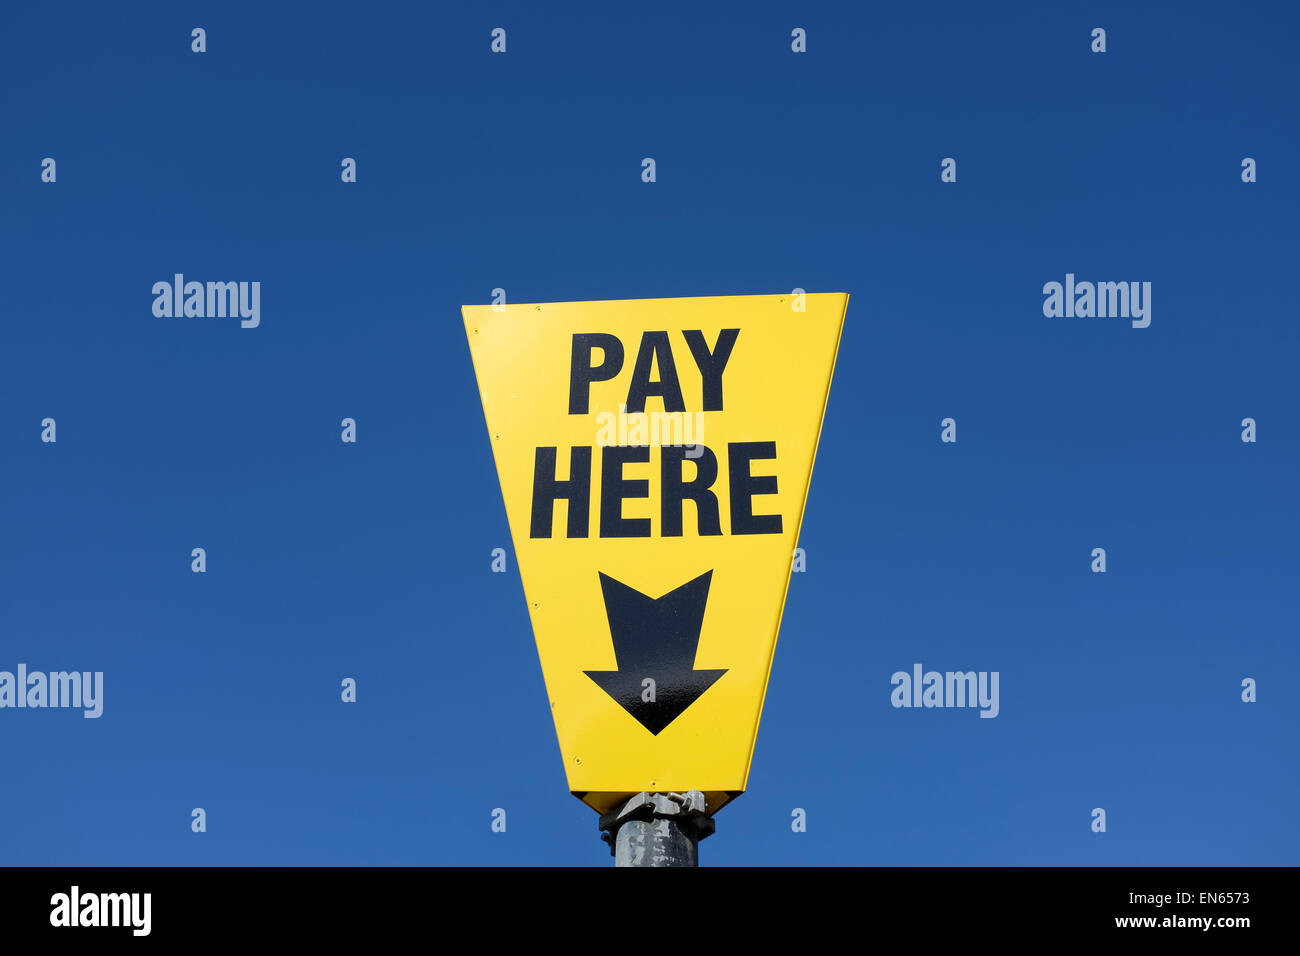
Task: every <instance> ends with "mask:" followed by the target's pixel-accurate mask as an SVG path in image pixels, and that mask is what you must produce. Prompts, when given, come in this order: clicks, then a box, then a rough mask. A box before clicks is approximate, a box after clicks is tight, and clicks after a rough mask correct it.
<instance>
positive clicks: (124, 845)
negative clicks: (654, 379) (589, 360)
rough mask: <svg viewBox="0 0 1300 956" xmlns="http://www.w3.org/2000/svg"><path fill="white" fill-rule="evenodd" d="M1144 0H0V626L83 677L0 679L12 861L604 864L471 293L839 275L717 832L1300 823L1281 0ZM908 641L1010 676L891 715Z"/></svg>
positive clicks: (743, 289)
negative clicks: (784, 0)
mask: <svg viewBox="0 0 1300 956" xmlns="http://www.w3.org/2000/svg"><path fill="white" fill-rule="evenodd" d="M1129 6H1130V5H1124V4H1116V5H1104V4H1086V3H1085V4H1077V5H1073V8H1072V9H1071V10H1069V11H1068V12H1058V11H1056V10H1054V9H1052V8H1051V7H1050V6H1049V7H1044V6H1043V5H1041V4H1031V3H1017V4H1006V5H996V9H987V8H977V7H972V8H968V7H966V6H965V5H958V4H947V3H929V4H923V5H900V6H899V7H898V8H889V9H884V8H876V7H866V6H863V5H860V4H848V3H843V4H821V3H817V4H773V3H765V2H764V3H754V4H736V5H728V6H716V7H714V6H704V5H699V4H668V3H655V4H650V5H640V6H636V7H630V6H629V7H611V6H609V5H608V4H597V3H592V4H583V5H566V10H565V11H564V12H561V11H560V10H558V9H556V8H555V5H545V7H544V8H543V7H538V6H537V5H531V4H499V3H498V4H482V5H470V4H456V5H451V6H449V7H448V6H445V5H438V6H437V7H435V6H434V5H423V4H421V5H415V4H412V5H409V6H407V5H399V4H391V3H382V2H378V3H367V4H357V5H350V4H348V5H342V4H335V3H322V4H310V5H308V4H300V5H287V4H286V5H279V4H276V5H267V4H260V3H247V2H246V3H222V4H210V3H179V4H163V3H149V4H145V3H137V4H130V5H127V7H126V8H125V9H119V8H116V7H115V8H113V9H109V8H106V7H104V6H103V5H98V4H88V3H75V4H72V5H70V6H67V7H64V8H60V10H59V11H58V12H57V13H56V12H53V11H48V10H43V9H39V8H33V7H25V6H14V5H10V6H6V7H5V8H4V9H3V11H2V12H0V51H2V52H3V54H4V55H3V56H2V57H0V89H2V90H3V91H4V92H3V93H0V97H3V104H4V110H3V115H4V119H5V122H4V136H3V139H0V208H2V209H3V227H2V228H0V261H2V262H3V263H4V269H3V286H4V293H5V306H6V308H5V310H4V321H3V323H0V442H2V443H3V448H4V457H3V461H2V462H0V492H2V493H3V494H2V498H3V502H4V504H3V508H2V509H0V669H3V670H13V669H14V668H15V667H16V665H17V664H18V663H20V662H22V663H26V664H27V665H28V667H29V668H30V669H34V670H36V669H38V670H61V669H77V670H92V671H103V672H104V674H105V678H104V681H105V701H104V715H103V717H101V718H100V719H98V720H84V719H82V717H81V716H80V714H79V713H77V712H73V711H58V710H43V711H41V710H36V711H33V710H22V711H18V710H2V711H0V751H2V752H3V753H4V760H5V765H6V772H5V774H4V782H5V785H4V786H3V787H0V821H3V825H0V860H3V861H4V862H6V863H14V864H28V865H33V864H34V865H81V864H87V865H117V864H121V865H133V864H164V865H212V864H216V865H236V864H308V865H324V864H345V865H347V864H376V865H388V864H470V865H478V864H484V865H515V864H524V865H533V864H564V865H570V864H571V865H608V863H609V857H608V856H607V855H605V853H606V851H605V848H604V846H603V845H602V844H601V843H600V842H599V840H598V837H597V831H596V822H595V815H594V814H593V813H592V812H591V811H590V810H588V809H587V808H586V807H584V806H583V805H582V804H581V803H579V802H578V801H577V800H575V799H574V798H573V797H572V796H570V795H569V794H568V792H567V790H566V787H565V781H564V776H563V769H562V767H561V763H560V758H559V749H558V747H557V744H556V738H555V732H554V729H553V726H552V724H551V722H550V718H549V715H548V712H547V706H546V697H545V690H544V687H543V684H542V679H541V671H540V667H539V665H538V660H537V655H536V651H535V648H534V646H533V643H532V636H531V633H530V630H529V624H528V616H527V612H526V607H525V603H524V599H523V593H522V589H521V587H520V582H519V578H518V573H517V570H516V568H515V565H514V562H513V551H511V555H512V558H511V562H510V573H509V574H504V575H503V574H492V573H491V572H490V570H489V564H490V552H491V550H492V549H493V548H494V547H506V548H507V549H509V548H510V542H509V531H508V529H507V527H506V520H505V512H504V508H503V505H502V501H501V494H500V491H499V490H498V486H497V479H496V473H495V469H494V466H493V462H492V457H491V450H490V448H489V444H488V438H487V433H486V429H485V427H484V423H483V415H482V411H481V408H480V405H479V397H478V393H477V389H476V386H475V381H474V375H473V369H472V366H471V363H470V358H469V350H468V348H467V345H466V342H465V334H464V329H463V326H462V324H461V318H460V313H459V307H460V306H461V305H462V304H464V303H474V302H487V301H489V299H490V296H491V290H492V289H493V288H496V287H503V288H505V289H506V290H507V295H508V298H509V301H511V302H528V301H539V302H546V301H566V300H572V299H601V298H653V297H668V296H692V295H725V294H753V293H778V292H788V291H789V290H791V289H793V288H795V287H800V288H804V289H807V290H808V291H826V292H838V291H844V292H849V293H850V294H851V296H852V298H851V301H850V304H849V310H848V315H847V319H846V324H845V329H844V335H843V340H842V343H841V348H840V354H839V361H838V364H837V368H836V378H835V382H834V385H833V387H832V391H831V398H830V404H829V409H828V413H827V417H826V421H825V426H824V429H823V433H822V440H821V446H820V451H819V457H818V461H817V466H816V469H815V471H814V475H813V482H812V489H811V493H810V496H809V500H808V507H807V512H806V515H805V522H804V529H803V534H802V540H801V543H802V545H803V546H804V548H805V549H806V550H807V554H808V570H807V572H806V573H803V574H799V575H796V576H795V579H794V581H793V582H792V585H791V589H790V594H789V598H788V601H787V605H786V611H785V619H784V623H783V627H782V633H781V637H780V640H779V642H778V646H777V652H776V659H775V664H774V668H773V673H772V678H771V681H770V684H769V688H768V695H767V702H766V708H765V711H764V715H763V724H762V727H761V729H760V732H759V738H758V745H757V749H756V752H755V756H754V764H753V770H752V773H751V775H750V781H749V786H750V789H749V792H748V793H746V794H745V795H744V796H743V797H742V798H741V799H739V800H738V801H736V802H735V803H734V804H733V805H731V806H729V807H727V808H725V809H724V810H723V811H722V812H721V813H720V814H719V815H718V819H717V822H718V832H717V834H716V835H715V836H713V837H710V838H709V839H708V840H707V841H706V842H705V843H704V844H703V845H702V847H701V856H702V860H703V862H705V863H706V864H736V865H747V864H813V865H819V864H896V865H897V864H901V865H912V864H918V865H933V864H959V865H969V864H992V865H1019V864H1046V865H1057V864H1082V865H1099V864H1119V865H1130V864H1131V865H1167V864H1168V865H1173V864H1208V865H1227V864H1295V863H1296V862H1297V843H1298V840H1297V837H1298V836H1300V832H1298V825H1297V822H1296V815H1295V806H1296V798H1297V796H1298V792H1297V791H1298V789H1300V788H1298V786H1297V783H1298V780H1297V756H1298V754H1297V744H1296V728H1297V726H1300V710H1298V708H1297V703H1296V696H1295V692H1294V688H1295V684H1296V680H1297V671H1298V670H1300V652H1298V651H1297V649H1296V640H1295V638H1296V613H1295V612H1296V599H1297V595H1298V594H1300V587H1297V576H1298V575H1300V555H1298V554H1297V544H1296V541H1297V531H1298V530H1300V527H1298V525H1300V509H1298V508H1297V505H1296V499H1295V487H1296V480H1297V473H1298V467H1297V466H1300V427H1298V421H1297V418H1298V416H1297V412H1298V411H1300V401H1298V400H1297V385H1296V382H1297V368H1300V334H1298V333H1297V331H1296V324H1295V321H1294V319H1295V316H1294V311H1295V302H1294V299H1293V296H1292V294H1291V293H1292V291H1293V287H1294V276H1295V256H1296V252H1297V244H1296V241H1295V221H1296V214H1297V203H1296V199H1297V194H1296V184H1295V177H1294V175H1293V174H1292V172H1291V168H1290V167H1291V165H1292V164H1293V163H1294V160H1295V156H1296V155H1297V146H1300V143H1298V142H1297V140H1298V137H1297V131H1296V130H1297V128H1296V124H1295V123H1294V120H1293V115H1294V94H1295V90H1296V88H1297V82H1296V81H1297V75H1296V74H1297V70H1296V62H1295V57H1294V50H1293V43H1292V38H1293V36H1294V34H1295V29H1296V26H1297V22H1296V13H1295V9H1294V7H1292V6H1289V5H1285V4H1280V3H1279V4H1263V3H1238V4H1233V5H1229V4H1207V3H1177V4H1172V3H1170V4H1159V5H1156V4H1150V5H1144V7H1143V9H1141V10H1132V9H1129ZM498 26H500V27H504V28H505V29H506V30H507V37H508V41H507V53H506V54H505V55H493V54H491V53H490V52H489V42H490V36H489V33H490V31H491V29H492V28H493V27H498ZM194 27H203V28H204V29H206V31H207V52H206V53H203V54H201V55H200V54H195V53H192V52H191V50H190V31H191V29H192V28H194ZM794 27H802V28H804V29H806V30H807V34H808V52H807V53H806V54H794V53H792V52H791V50H790V31H791V30H792V29H793V28H794ZM1094 27H1103V28H1105V29H1106V31H1107V52H1106V53H1104V54H1094V53H1092V52H1090V49H1089V45H1090V31H1091V30H1092V29H1093V28H1094ZM345 156H348V157H354V158H355V159H356V160H357V170H358V177H357V182H356V183H354V184H344V183H342V182H340V176H339V164H340V160H341V159H342V158H343V157H345ZM647 156H649V157H654V158H655V160H656V164H657V182H655V183H653V184H647V183H643V182H641V178H640V172H641V160H642V158H643V157H647ZM45 157H52V158H54V159H55V160H56V162H57V181H56V182H55V183H43V182H41V178H40V172H41V160H42V159H43V158H45ZM944 157H953V158H955V159H956V160H957V170H958V180H957V182H956V183H941V182H940V178H939V172H940V160H941V159H943V158H944ZM1243 157H1252V158H1254V159H1255V160H1256V161H1257V163H1258V182H1256V183H1251V184H1246V183H1243V182H1242V181H1241V177H1240V169H1241V161H1242V158H1243ZM176 272H182V273H185V274H186V275H187V276H189V277H191V278H194V279H198V280H208V279H213V280H227V279H242V280H257V281H260V282H261V283H262V299H261V325H260V326H259V327H258V328H257V329H241V328H240V327H239V324H238V323H237V322H232V321H230V320H202V319H192V318H191V319H181V318H157V317H155V316H154V315H153V314H152V311H151V304H152V300H153V297H152V295H151V292H150V290H151V287H152V285H153V283H154V282H156V281H159V280H169V279H170V278H171V276H172V275H173V274H174V273H176ZM1067 272H1069V273H1074V274H1076V275H1077V276H1078V278H1079V279H1080V280H1084V279H1091V280H1107V281H1109V280H1116V281H1118V280H1124V281H1128V280H1134V281H1138V280H1140V281H1150V282H1151V283H1152V287H1153V294H1152V322H1151V325H1150V327H1149V328H1146V329H1133V328H1131V327H1130V326H1129V323H1128V322H1126V321H1124V320H1119V319H1053V318H1046V317H1045V316H1044V315H1043V312H1042V301H1043V296H1042V292H1041V289H1042V286H1043V284H1044V283H1046V282H1049V281H1063V280H1064V277H1065V274H1066V273H1067ZM949 416H951V417H953V418H955V419H956V420H957V423H958V442H957V443H956V444H955V445H948V444H942V443H940V441H939V422H940V420H941V419H942V418H945V417H949ZM45 417H53V418H54V419H55V420H56V421H57V437H58V440H57V442H56V443H55V444H46V443H42V442H41V440H40V422H41V420H42V419H43V418H45ZM344 417H352V418H354V419H355V420H356V421H357V423H358V441H357V443H356V444H355V445H344V444H343V443H341V442H340V440H339V422H340V420H341V419H342V418H344ZM1244 417H1252V418H1254V419H1256V421H1257V423H1258V441H1257V442H1256V443H1254V444H1247V443H1243V442H1242V441H1241V440H1240V433H1241V425H1240V422H1241V420H1242V419H1243V418H1244ZM194 547H203V548H205V549H206V550H207V555H208V559H207V560H208V570H207V572H206V573H205V574H202V575H199V574H193V573H191V571H190V551H191V549H192V548H194ZM1095 547H1104V548H1105V549H1106V552H1107V564H1108V570H1107V573H1105V574H1093V573H1091V572H1090V570H1089V565H1090V562H1091V557H1090V554H1091V551H1092V549H1093V548H1095ZM916 662H921V663H923V664H924V665H925V666H926V667H927V669H928V668H930V667H933V668H935V669H938V670H950V669H951V670H956V669H961V670H966V669H974V670H989V671H992V670H996V671H998V672H999V673H1000V675H1001V712H1000V714H999V716H998V717H997V719H995V720H980V719H978V718H977V714H976V712H974V711H970V710H899V709H894V708H892V707H891V706H890V703H889V693H890V690H891V687H890V683H889V678H890V675H891V674H892V673H893V672H894V671H897V670H910V668H911V666H912V665H913V664H914V663H916ZM344 676H353V677H355V678H356V679H357V680H358V684H359V692H358V698H359V699H358V702H357V703H356V704H355V705H344V704H342V703H341V702H340V701H339V689H338V688H339V681H340V680H341V678H342V677H344ZM1245 677H1251V678H1254V679H1255V680H1256V681H1258V695H1259V700H1258V702H1257V703H1254V704H1245V703H1243V702H1242V701H1241V700H1240V685H1241V681H1242V679H1243V678H1245ZM194 807H203V808H204V809H205V810H206V811H207V815H208V830H207V832H206V833H204V834H195V833H192V832H191V830H190V811H191V809H192V808H194ZM496 807H503V808H505V809H506V811H507V819H508V825H507V831H506V833H504V834H501V833H493V832H491V829H490V822H491V820H490V814H491V811H492V809H493V808H496ZM795 807H801V808H804V809H805V810H806V811H807V816H808V828H807V832H806V833H794V832H792V831H791V828H790V820H791V810H792V809H793V808H795ZM1094 807H1104V808H1105V809H1106V811H1107V814H1108V828H1107V832H1106V833H1104V834H1097V833H1093V832H1091V830H1090V822H1091V817H1090V811H1091V810H1092V808H1094Z"/></svg>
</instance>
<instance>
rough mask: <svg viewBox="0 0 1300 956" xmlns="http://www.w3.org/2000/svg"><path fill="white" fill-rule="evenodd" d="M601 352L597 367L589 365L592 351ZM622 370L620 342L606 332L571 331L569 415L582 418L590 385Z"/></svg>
mask: <svg viewBox="0 0 1300 956" xmlns="http://www.w3.org/2000/svg"><path fill="white" fill-rule="evenodd" d="M595 348H599V349H600V350H601V359H600V364H599V365H596V366H593V365H592V364H591V351H592V349H595ZM622 368H623V343H622V342H620V341H619V340H618V337H617V336H614V335H610V334H609V333H607V332H575V333H574V334H573V352H572V355H571V357H570V359H569V414H570V415H586V414H587V410H588V408H589V406H590V404H591V383H592V382H607V381H609V380H610V379H611V378H613V377H614V376H615V375H617V374H618V373H619V370H620V369H622Z"/></svg>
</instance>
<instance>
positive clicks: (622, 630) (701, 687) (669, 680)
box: [583, 571, 727, 736]
mask: <svg viewBox="0 0 1300 956" xmlns="http://www.w3.org/2000/svg"><path fill="white" fill-rule="evenodd" d="M712 579H713V572H712V571H706V572H705V573H704V574H701V575H700V576H699V577H698V578H696V579H695V580H694V581H688V582H687V583H686V584H683V585H682V586H681V587H679V588H676V589H674V590H672V591H669V592H668V593H667V594H665V595H664V596H663V597H659V598H652V597H650V596H649V595H646V594H642V593H641V592H640V591H638V590H636V589H635V588H630V587H628V586H627V585H626V584H623V583H622V582H621V581H615V580H614V579H613V578H611V577H610V576H609V575H607V574H601V575H600V588H601V590H602V591H603V592H604V594H605V616H606V617H607V618H609V633H610V637H611V638H613V641H614V661H615V666H616V667H617V668H618V670H613V671H583V673H584V674H586V675H587V676H588V677H590V678H591V679H592V680H594V681H595V682H596V683H597V684H598V685H600V687H601V689H602V690H604V691H605V693H607V694H609V696H610V697H612V698H614V700H615V701H617V702H618V704H619V706H620V707H622V708H623V709H624V710H626V711H627V712H628V713H629V714H631V715H632V716H633V717H635V718H636V719H637V720H638V721H640V722H641V726H642V727H644V728H645V729H646V730H648V731H650V733H652V734H655V735H656V736H657V735H658V733H659V731H661V730H663V729H664V728H665V727H667V726H668V725H669V724H671V723H672V722H673V721H674V720H676V719H677V718H678V717H679V716H681V713H682V711H684V710H685V709H686V708H687V707H689V706H691V704H693V703H695V702H696V701H697V700H698V699H699V697H700V695H701V694H703V693H704V692H705V691H706V690H708V689H709V688H710V687H712V686H713V684H714V682H715V681H717V679H718V678H719V677H721V676H722V675H723V674H725V673H727V672H726V670H720V671H717V670H701V671H697V670H696V669H695V651H696V649H697V648H698V647H699V645H700V628H702V627H703V626H704V605H705V604H706V603H707V602H708V599H709V582H710V581H711V580H712ZM647 678H649V679H650V680H653V681H654V684H653V685H647V684H645V683H643V682H644V681H645V680H646V679H647ZM650 687H653V688H654V693H653V695H651V694H650V693H649V688H650ZM649 696H653V698H654V699H653V700H647V699H646V697H649Z"/></svg>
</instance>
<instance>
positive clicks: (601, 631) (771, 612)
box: [462, 293, 848, 812]
mask: <svg viewBox="0 0 1300 956" xmlns="http://www.w3.org/2000/svg"><path fill="white" fill-rule="evenodd" d="M847 304H848V296H847V295H845V294H842V293H833V294H832V293H826V294H811V295H805V294H803V293H798V294H796V295H752V296H726V297H717V298H695V299H628V300H622V301H613V302H560V303H550V304H543V305H534V304H530V305H496V306H488V305H467V306H465V307H464V308H463V309H462V312H463V314H464V317H465V333H466V335H467V336H468V337H469V346H470V353H471V354H472V356H473V359H474V371H475V373H476V375H477V376H478V386H479V393H480V395H481V396H482V399H483V414H484V417H485V418H486V419H487V426H488V434H489V436H490V438H491V442H492V451H493V454H494V455H495V457H496V465H497V474H498V475H499V476H500V479H501V490H502V494H503V496H504V498H505V505H506V515H507V517H508V519H509V522H510V533H511V536H512V537H513V538H514V546H515V554H516V556H517V560H518V561H519V573H520V576H521V577H522V579H523V584H524V595H525V598H526V599H527V601H528V611H529V614H530V615H531V617H532V624H533V634H534V636H535V637H536V640H537V651H538V654H539V656H540V658H541V663H542V675H543V677H544V678H545V680H546V691H547V695H548V696H549V698H550V702H551V713H552V715H553V716H554V718H555V729H556V733H557V735H558V736H559V741H560V751H561V753H562V755H563V758H564V767H565V772H566V774H567V775H568V781H569V789H570V790H571V791H572V792H573V793H574V795H575V796H577V797H579V798H581V799H582V800H583V801H584V802H586V803H587V804H588V805H589V806H592V807H594V808H595V809H597V810H599V811H601V812H605V811H608V810H609V809H611V808H612V807H614V806H616V805H618V804H619V803H620V801H622V800H625V799H627V798H628V797H630V796H633V795H635V794H637V793H640V792H641V791H648V792H651V793H654V792H659V793H669V792H685V791H687V790H691V789H696V790H702V791H704V793H705V797H706V799H707V801H708V809H709V811H710V812H712V811H714V810H717V809H718V808H719V807H721V806H722V805H723V804H724V803H726V802H727V801H728V800H730V799H731V798H732V797H734V796H736V795H737V794H739V793H740V792H741V791H743V790H744V789H745V782H746V780H747V779H748V777H749V763H750V758H751V757H752V755H753V752H754V740H755V738H756V736H757V734H758V721H759V716H760V715H761V713H762V710H763V695H764V692H765V691H766V689H767V677H768V672H769V670H770V669H771V666H772V655H773V652H774V651H775V649H776V635H777V630H778V628H779V626H780V623H781V609H782V607H783V606H784V604H785V593H786V587H787V586H788V585H789V583H790V573H791V562H792V560H793V555H794V551H795V548H796V546H797V543H798V540H799V524H800V522H801V521H802V519H803V507H804V500H805V498H806V497H807V493H808V480H809V477H810V476H811V474H812V466H813V458H814V456H815V454H816V451H817V439H818V436H819V434H820V432H821V423H822V415H823V413H824V412H825V408H826V399H827V396H828V394H829V391H830V384H831V375H832V372H833V371H834V368H835V353H836V350H837V349H838V347H839V339H840V329H841V327H842V325H843V322H844V310H845V308H846V306H847Z"/></svg>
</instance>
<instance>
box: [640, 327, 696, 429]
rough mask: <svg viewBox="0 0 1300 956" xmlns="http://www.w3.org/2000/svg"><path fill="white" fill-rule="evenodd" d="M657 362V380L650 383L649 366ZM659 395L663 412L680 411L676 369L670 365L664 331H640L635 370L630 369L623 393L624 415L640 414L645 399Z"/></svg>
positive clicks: (683, 404) (682, 406)
mask: <svg viewBox="0 0 1300 956" xmlns="http://www.w3.org/2000/svg"><path fill="white" fill-rule="evenodd" d="M652 360H658V364H659V381H657V382H652V381H650V363H651V361H652ZM650 395H659V396H661V397H662V398H663V400H664V411H666V412H684V411H686V402H685V401H684V400H683V399H682V386H681V383H680V382H679V381H678V380H677V366H676V365H675V364H674V363H673V349H672V346H671V345H670V344H669V343H668V333H667V332H643V333H642V334H641V347H640V348H639V349H638V350H637V353H636V367H635V368H633V369H632V384H631V385H630V386H629V387H628V390H627V410H628V412H644V411H645V400H646V398H647V397H648V396H650Z"/></svg>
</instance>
